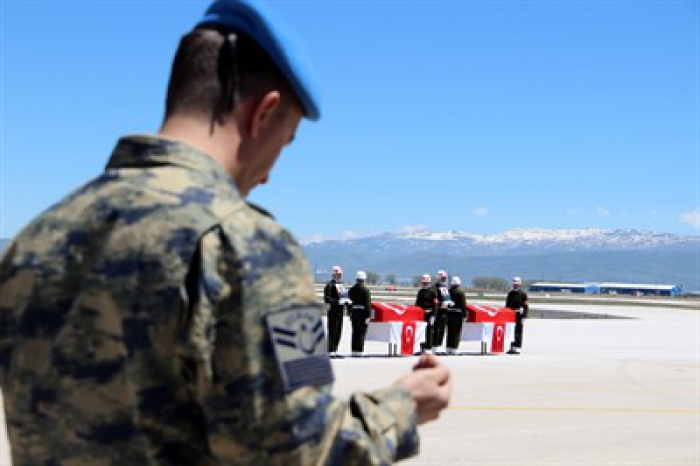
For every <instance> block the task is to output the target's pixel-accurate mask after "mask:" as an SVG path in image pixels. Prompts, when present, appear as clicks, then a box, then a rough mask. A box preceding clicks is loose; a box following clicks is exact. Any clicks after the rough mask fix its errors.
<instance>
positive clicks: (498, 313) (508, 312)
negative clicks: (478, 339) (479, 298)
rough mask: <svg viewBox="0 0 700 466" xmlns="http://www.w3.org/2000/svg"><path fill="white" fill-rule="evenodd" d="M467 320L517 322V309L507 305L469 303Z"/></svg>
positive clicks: (502, 322) (501, 322)
mask: <svg viewBox="0 0 700 466" xmlns="http://www.w3.org/2000/svg"><path fill="white" fill-rule="evenodd" d="M467 311H468V312H469V315H468V316H467V319H466V321H467V322H495V323H497V324H505V323H508V322H515V311H514V310H512V309H508V308H507V307H501V308H499V307H493V306H484V305H483V304H467Z"/></svg>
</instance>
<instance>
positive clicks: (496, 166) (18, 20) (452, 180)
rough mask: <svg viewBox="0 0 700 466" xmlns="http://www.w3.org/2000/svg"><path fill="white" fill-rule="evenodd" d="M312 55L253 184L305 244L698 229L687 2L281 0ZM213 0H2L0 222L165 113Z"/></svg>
mask: <svg viewBox="0 0 700 466" xmlns="http://www.w3.org/2000/svg"><path fill="white" fill-rule="evenodd" d="M274 3H276V7H277V10H279V11H280V12H281V14H283V15H284V16H286V17H287V18H288V20H289V22H291V23H293V24H294V25H296V26H297V29H298V31H299V35H300V36H301V37H302V38H303V39H304V42H305V46H306V49H307V50H308V53H309V55H310V58H311V61H312V62H313V63H314V66H315V68H316V72H317V76H318V81H319V83H320V85H321V90H322V94H323V113H324V115H323V117H322V119H321V121H320V122H318V123H308V122H305V123H303V124H302V126H301V128H300V131H299V133H298V134H297V138H296V140H295V142H294V144H293V145H292V146H290V147H289V148H288V149H287V150H286V151H285V152H284V153H283V154H282V157H281V158H280V161H279V163H278V165H277V167H276V169H275V171H274V172H273V175H272V179H271V183H270V184H268V185H266V186H263V187H260V188H258V189H257V190H256V191H254V192H253V194H252V195H251V197H250V199H251V200H253V201H255V202H258V203H260V204H261V205H263V206H264V207H266V208H268V209H269V210H271V211H272V212H273V213H274V214H275V215H276V217H277V218H278V219H279V220H280V221H281V222H282V223H283V224H284V225H286V226H287V227H288V228H289V229H290V230H291V231H292V232H293V233H294V234H295V235H297V236H298V237H299V238H301V239H302V240H307V239H310V238H336V237H338V238H339V237H347V236H353V235H363V234H369V233H373V232H382V231H397V230H401V229H403V228H407V227H408V228H411V227H415V226H425V227H427V228H429V229H432V230H462V231H471V232H476V233H498V232H502V231H505V230H508V229H512V228H530V227H538V228H588V227H596V228H637V229H643V230H653V231H664V232H672V233H678V234H684V235H697V234H700V135H699V129H698V128H699V127H700V118H699V112H700V110H699V109H700V99H699V96H698V89H699V74H698V69H699V62H700V52H699V48H700V41H699V22H700V20H699V19H698V18H699V17H700V9H699V7H698V2H697V1H695V0H687V1H673V0H662V1H620V0H618V1H595V0H590V1H566V0H561V1H527V0H523V1H466V0H465V1H440V0H433V1H428V0H423V1H368V0H365V1H354V0H344V1H333V0H323V1H321V0H318V1H312V0H291V1H277V2H274ZM207 5H208V2H204V1H162V0H160V1H149V0H142V1H100V0H94V1H61V0H57V1H49V0H42V1H32V0H25V1H18V0H4V1H3V2H0V8H1V10H0V13H1V17H0V21H1V22H0V39H1V44H0V46H1V47H0V48H1V56H0V112H1V114H0V237H11V236H13V235H15V234H16V233H18V231H19V230H20V229H21V227H22V226H23V225H24V224H26V223H27V222H28V221H29V220H30V219H31V218H32V217H34V216H35V215H37V214H38V213H40V212H41V211H42V210H43V209H45V208H46V207H48V206H50V205H51V204H52V203H53V202H55V201H57V200H58V199H59V198H60V197H62V196H63V195H65V194H66V193H68V192H69V191H71V190H72V189H74V188H76V187H77V186H79V185H80V184H82V183H84V182H85V181H87V180H88V179H89V178H91V177H92V176H95V175H96V174H98V173H99V172H100V171H101V170H102V168H103V167H104V164H105V162H106V160H107V158H108V157H109V154H110V152H111V150H112V148H113V146H114V143H115V142H116V140H117V138H118V137H119V136H120V135H122V134H125V133H153V132H155V131H156V130H157V128H158V127H159V125H160V122H161V117H162V109H163V101H164V98H165V87H166V84H167V77H168V72H169V68H170V63H171V60H172V56H173V53H174V51H175V47H176V45H177V42H178V40H179V37H180V36H181V35H182V34H183V33H184V32H186V31H187V30H188V29H189V28H191V27H192V25H193V24H194V23H195V22H196V21H197V19H198V18H199V17H200V16H201V15H202V13H203V11H204V10H205V9H206V6H207Z"/></svg>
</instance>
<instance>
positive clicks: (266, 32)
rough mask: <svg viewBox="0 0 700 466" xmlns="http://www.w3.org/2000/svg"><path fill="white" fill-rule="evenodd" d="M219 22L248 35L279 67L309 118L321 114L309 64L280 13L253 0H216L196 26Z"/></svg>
mask: <svg viewBox="0 0 700 466" xmlns="http://www.w3.org/2000/svg"><path fill="white" fill-rule="evenodd" d="M204 25H221V26H225V27H227V28H229V29H232V30H234V31H241V32H244V33H246V34H248V35H249V36H250V37H251V38H252V39H253V40H254V41H255V42H256V43H257V44H258V45H259V46H260V47H261V48H262V49H263V50H265V52H266V53H267V54H268V56H269V57H270V58H271V59H272V61H273V62H274V63H275V64H276V65H277V67H278V68H279V69H280V71H281V72H282V74H283V75H284V77H285V78H286V79H287V81H288V82H289V84H290V86H291V87H292V89H293V90H294V92H295V93H296V95H297V97H298V98H299V100H300V101H301V104H302V105H303V107H304V116H306V118H308V119H309V120H318V119H319V118H320V117H321V109H320V106H319V98H318V89H317V88H316V86H315V85H314V83H313V76H312V70H311V65H310V63H309V62H308V60H307V59H306V55H305V54H304V52H303V51H302V50H301V43H300V42H299V41H298V40H297V39H296V38H295V37H294V31H293V30H292V28H291V27H289V25H288V24H287V23H285V21H284V20H283V18H281V17H280V16H278V15H276V14H275V12H274V11H272V10H270V9H269V8H267V6H266V5H264V4H263V3H262V2H259V1H256V0H216V1H214V3H212V4H211V6H210V7H209V9H208V10H207V12H206V13H205V14H204V18H202V20H201V21H200V22H199V23H198V24H197V26H204Z"/></svg>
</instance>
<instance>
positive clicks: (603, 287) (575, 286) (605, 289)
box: [530, 282, 683, 296]
mask: <svg viewBox="0 0 700 466" xmlns="http://www.w3.org/2000/svg"><path fill="white" fill-rule="evenodd" d="M530 291H531V292H541V293H580V294H625V295H633V296H679V295H681V294H683V287H682V286H679V285H647V284H639V283H543V282H538V283H533V284H532V285H530Z"/></svg>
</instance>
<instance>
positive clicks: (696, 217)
mask: <svg viewBox="0 0 700 466" xmlns="http://www.w3.org/2000/svg"><path fill="white" fill-rule="evenodd" d="M681 223H685V224H686V225H689V226H690V227H692V228H697V229H700V209H695V210H689V211H688V212H683V213H682V214H681Z"/></svg>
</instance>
